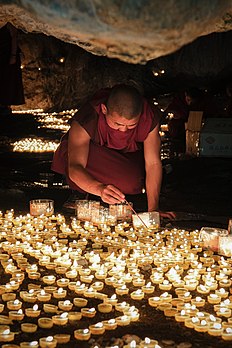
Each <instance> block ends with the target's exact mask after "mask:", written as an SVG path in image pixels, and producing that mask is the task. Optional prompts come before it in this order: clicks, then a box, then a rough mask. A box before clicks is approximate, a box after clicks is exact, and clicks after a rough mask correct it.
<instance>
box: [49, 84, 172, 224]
mask: <svg viewBox="0 0 232 348" xmlns="http://www.w3.org/2000/svg"><path fill="white" fill-rule="evenodd" d="M52 169H53V170H54V171H56V172H58V173H61V174H65V175H66V178H67V182H68V184H69V186H70V188H72V189H73V190H77V191H78V192H87V193H90V194H92V195H95V196H98V197H100V198H101V200H102V201H103V202H105V203H108V204H116V203H122V202H124V200H125V198H126V196H127V195H131V196H133V195H135V196H136V195H138V194H141V193H142V190H143V189H144V187H145V188H146V195H147V209H148V211H149V212H151V211H157V210H159V194H160V187H161V181H162V163H161V159H160V137H159V113H158V110H156V109H155V108H154V106H151V105H150V104H149V102H148V101H147V100H146V99H145V98H143V97H142V95H141V94H140V93H139V92H138V90H137V89H136V88H135V87H132V86H129V85H116V86H115V87H113V88H112V89H110V88H108V89H104V90H101V91H99V92H98V93H96V94H95V96H94V97H93V98H92V99H91V100H90V101H89V102H87V103H86V104H85V105H84V106H82V107H81V108H80V109H79V110H78V112H77V113H76V114H75V115H74V116H73V118H72V120H71V127H70V130H69V131H68V133H67V134H65V136H64V137H63V139H62V140H61V143H60V145H59V147H58V149H57V150H56V152H55V154H54V158H53V164H52ZM130 198H131V197H130ZM160 215H161V216H162V217H167V218H174V217H175V214H174V213H173V212H160Z"/></svg>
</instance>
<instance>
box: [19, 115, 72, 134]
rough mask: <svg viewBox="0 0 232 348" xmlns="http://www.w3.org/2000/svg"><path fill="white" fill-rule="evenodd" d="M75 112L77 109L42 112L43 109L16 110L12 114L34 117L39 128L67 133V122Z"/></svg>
mask: <svg viewBox="0 0 232 348" xmlns="http://www.w3.org/2000/svg"><path fill="white" fill-rule="evenodd" d="M76 112H77V109H71V110H63V111H60V112H49V113H48V112H44V111H43V109H34V110H17V111H13V113H17V114H27V115H31V116H32V117H34V118H35V119H36V120H37V121H38V122H39V123H40V124H41V126H39V127H41V128H50V129H55V130H61V131H64V132H66V131H68V130H69V127H70V125H69V124H68V120H69V119H70V118H71V117H72V116H74V114H75V113H76Z"/></svg>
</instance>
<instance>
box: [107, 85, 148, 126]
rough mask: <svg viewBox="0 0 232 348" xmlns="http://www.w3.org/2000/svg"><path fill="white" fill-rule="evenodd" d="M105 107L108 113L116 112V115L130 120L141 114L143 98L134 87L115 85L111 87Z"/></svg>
mask: <svg viewBox="0 0 232 348" xmlns="http://www.w3.org/2000/svg"><path fill="white" fill-rule="evenodd" d="M106 107H107V109H108V112H109V113H110V114H112V113H113V112H116V113H117V114H118V115H120V116H123V117H124V118H126V119H128V120H130V119H133V118H135V117H137V116H139V115H140V114H141V112H142V108H143V99H142V96H141V94H140V93H139V91H138V90H137V89H136V88H135V87H133V86H129V85H117V86H115V87H113V88H112V90H111V92H110V95H109V97H108V100H107V103H106Z"/></svg>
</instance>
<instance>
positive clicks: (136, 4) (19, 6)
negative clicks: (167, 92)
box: [0, 0, 232, 64]
mask: <svg viewBox="0 0 232 348" xmlns="http://www.w3.org/2000/svg"><path fill="white" fill-rule="evenodd" d="M231 11H232V4H231V1H229V0H225V1H217V0H214V1H212V0H205V1H203V2H202V1H200V0H198V1H194V2H193V1H191V0H186V1H171V0H168V1H165V2H164V1H158V0H156V1H152V0H149V1H142V0H137V1H122V2H121V1H116V0H111V1H98V0H88V1H84V2H83V1H74V0H73V1H72V0H69V1H59V2H57V1H48V0H47V1H46V0H38V1H33V0H19V1H9V0H8V1H1V5H0V25H1V24H3V23H4V22H6V21H10V22H12V23H13V24H14V25H15V26H16V27H17V28H19V29H22V30H23V31H25V32H34V33H35V32H36V33H44V34H46V35H52V36H54V37H56V38H59V39H61V40H62V41H65V42H69V43H73V44H76V45H78V46H80V47H82V48H84V49H85V50H86V51H88V52H91V53H93V54H96V55H100V56H108V57H111V58H119V59H120V60H122V61H126V62H129V63H140V64H143V63H145V62H147V61H148V60H151V59H154V58H157V57H160V56H162V55H166V54H169V53H171V52H173V51H175V50H177V49H178V48H180V47H182V46H183V45H185V44H187V43H190V42H192V41H193V40H194V39H196V38H197V37H199V36H201V35H206V34H209V33H212V32H215V31H226V30H229V29H231Z"/></svg>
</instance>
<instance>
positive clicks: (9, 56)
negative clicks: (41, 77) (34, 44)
mask: <svg viewBox="0 0 232 348" xmlns="http://www.w3.org/2000/svg"><path fill="white" fill-rule="evenodd" d="M20 53H21V51H20V48H19V47H18V40H17V29H16V28H15V27H14V26H13V25H12V24H11V23H9V22H8V23H6V24H5V25H4V26H2V27H1V28H0V82H1V83H0V115H10V114H11V107H10V106H11V105H21V104H24V103H25V100H24V93H23V83H22V71H21V60H20Z"/></svg>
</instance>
